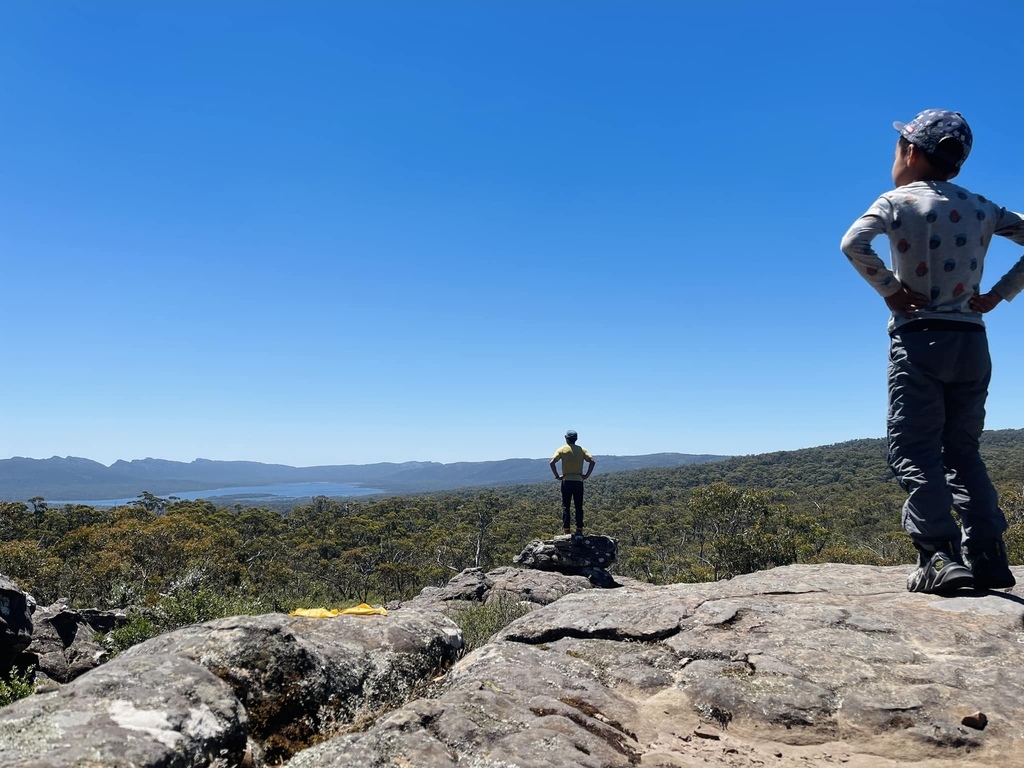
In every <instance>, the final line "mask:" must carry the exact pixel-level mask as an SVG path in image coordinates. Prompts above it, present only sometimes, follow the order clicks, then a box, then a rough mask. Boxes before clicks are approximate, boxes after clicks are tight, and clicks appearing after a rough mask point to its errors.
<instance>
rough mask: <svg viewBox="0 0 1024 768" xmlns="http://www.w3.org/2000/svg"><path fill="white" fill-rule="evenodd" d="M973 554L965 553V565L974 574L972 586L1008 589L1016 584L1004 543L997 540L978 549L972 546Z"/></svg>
mask: <svg viewBox="0 0 1024 768" xmlns="http://www.w3.org/2000/svg"><path fill="white" fill-rule="evenodd" d="M971 549H974V551H975V554H974V555H973V556H972V555H971V554H970V553H969V552H968V553H965V554H966V555H967V565H968V566H969V567H970V569H971V572H972V573H973V574H974V586H975V587H977V588H978V589H1009V588H1010V587H1013V586H1016V584H1017V580H1016V579H1015V578H1013V573H1012V572H1011V571H1010V561H1009V559H1008V558H1007V557H1006V545H1005V544H1004V543H1003V542H1002V541H997V542H995V543H993V544H989V545H988V546H984V547H981V548H980V549H978V548H974V547H972V548H971Z"/></svg>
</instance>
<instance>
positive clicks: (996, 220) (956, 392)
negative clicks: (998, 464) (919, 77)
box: [842, 109, 1024, 594]
mask: <svg viewBox="0 0 1024 768" xmlns="http://www.w3.org/2000/svg"><path fill="white" fill-rule="evenodd" d="M893 126H894V127H895V128H896V130H897V131H899V134H900V137H899V140H898V142H897V144H896V153H895V158H894V162H893V167H892V180H893V183H894V184H895V185H896V188H895V189H893V190H892V191H890V192H886V193H885V194H883V195H882V196H881V197H879V198H878V199H877V200H876V201H875V202H874V204H872V206H871V207H870V208H869V209H868V210H867V212H866V213H865V214H864V215H863V216H861V217H860V218H859V219H857V221H855V222H854V224H853V226H852V227H850V229H849V231H848V232H847V233H846V235H845V236H844V237H843V241H842V250H843V253H845V254H846V256H847V258H848V259H849V260H850V263H851V264H852V265H853V266H854V268H856V270H857V272H858V273H859V274H860V275H861V276H862V277H863V278H864V279H865V280H867V281H868V283H869V284H870V285H871V286H872V287H873V288H874V289H875V290H876V291H877V292H878V294H879V295H880V296H881V297H882V298H883V299H884V300H885V303H886V304H887V305H888V307H889V309H890V310H891V311H892V315H891V317H890V318H889V336H890V337H891V341H890V347H889V383H888V386H889V410H888V418H887V423H886V426H887V437H888V444H889V466H890V468H891V469H892V471H893V474H895V476H896V479H897V481H898V482H899V484H900V487H901V488H902V489H903V490H904V491H905V492H906V493H907V500H906V502H905V503H904V505H903V528H904V530H906V531H907V533H908V534H910V537H911V538H912V539H913V541H914V546H915V547H916V548H917V550H918V552H919V558H918V567H917V570H916V571H915V572H914V573H912V574H911V575H910V578H909V579H908V581H907V589H908V590H910V591H911V592H930V593H940V594H941V593H944V592H950V591H953V590H956V589H960V588H963V587H972V586H974V587H977V588H979V589H990V588H991V589H999V588H1007V587H1012V586H1014V584H1015V583H1016V581H1015V579H1014V577H1013V574H1012V573H1011V571H1010V567H1009V562H1008V560H1007V556H1006V547H1005V545H1004V543H1003V531H1005V530H1006V527H1007V524H1006V518H1005V517H1004V515H1003V513H1002V510H1000V509H999V505H998V497H997V494H996V491H995V488H994V487H993V486H992V482H991V480H990V479H989V476H988V471H987V469H986V468H985V464H984V462H983V461H982V459H981V455H980V453H979V449H978V446H979V439H980V437H981V433H982V430H983V428H984V424H985V400H986V398H987V396H988V385H989V379H990V376H991V373H992V364H991V360H990V358H989V351H988V338H987V336H986V333H985V323H984V321H983V319H982V315H983V314H985V313H986V312H990V311H991V310H992V309H994V308H995V307H996V306H997V305H998V304H999V303H1000V302H1001V301H1003V300H1004V299H1005V300H1007V301H1010V300H1011V299H1013V298H1014V297H1015V296H1016V295H1017V294H1018V293H1020V292H1021V290H1022V289H1024V257H1022V258H1021V259H1020V260H1019V261H1018V262H1017V263H1016V265H1014V267H1013V268H1012V269H1011V270H1010V271H1009V272H1008V273H1007V274H1006V275H1004V276H1003V277H1002V278H1001V279H1000V280H999V281H998V282H997V283H996V284H995V285H994V286H993V287H992V289H991V290H989V291H988V292H987V293H982V292H981V279H982V272H983V269H984V262H985V254H986V252H987V250H988V246H989V243H990V242H991V240H992V236H993V235H999V236H1001V237H1007V238H1009V239H1010V240H1012V241H1013V242H1015V243H1017V244H1019V245H1024V217H1022V216H1021V214H1019V213H1014V212H1012V211H1008V210H1006V209H1005V208H1001V207H999V206H998V205H996V204H995V203H993V202H992V201H990V200H987V199H986V198H984V197H982V196H981V195H978V194H975V193H974V192H971V191H969V190H967V189H964V188H963V187H961V186H958V185H956V184H953V183H952V181H951V179H953V178H955V177H956V175H957V174H958V173H959V172H960V168H961V166H962V165H963V163H964V161H965V160H966V159H967V155H968V154H969V153H970V151H971V145H972V142H973V137H972V133H971V129H970V127H969V126H968V124H967V121H966V120H964V118H963V116H962V115H960V114H959V113H958V112H948V111H946V110H941V109H929V110H926V111H924V112H922V113H921V114H919V115H918V116H917V117H915V118H914V119H913V120H912V121H911V122H909V123H906V124H903V123H893ZM879 235H886V236H887V237H888V238H889V247H890V256H891V261H892V266H891V269H890V268H889V267H887V266H886V265H885V263H884V262H883V261H882V259H880V258H879V256H878V254H877V253H875V251H874V250H873V249H872V246H871V243H872V241H873V240H874V239H875V237H877V236H879ZM951 508H955V509H956V511H957V512H958V513H959V515H960V520H961V523H962V525H963V529H962V530H961V529H960V527H958V526H957V524H956V520H955V519H954V518H953V515H952V513H951V511H950V510H951ZM961 544H962V550H961Z"/></svg>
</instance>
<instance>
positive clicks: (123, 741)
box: [0, 656, 247, 768]
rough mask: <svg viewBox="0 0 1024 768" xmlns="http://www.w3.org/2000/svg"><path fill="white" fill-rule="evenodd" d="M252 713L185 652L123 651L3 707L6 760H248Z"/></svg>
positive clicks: (37, 766)
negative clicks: (64, 681)
mask: <svg viewBox="0 0 1024 768" xmlns="http://www.w3.org/2000/svg"><path fill="white" fill-rule="evenodd" d="M246 730H247V725H246V713H245V709H244V708H243V707H242V706H241V704H240V703H239V701H238V699H237V697H236V696H235V695H234V693H233V692H232V690H231V688H230V687H229V686H228V685H227V684H226V683H224V682H223V681H222V680H219V679H218V678H217V676H216V675H214V674H213V673H212V672H210V671H209V670H208V669H206V668H205V667H203V666H201V665H199V664H196V663H195V662H192V661H189V660H188V659H185V658H182V657H180V656H165V657H161V656H139V657H136V658H123V657H119V658H116V659H114V660H112V661H110V662H109V663H107V664H104V665H103V666H101V667H99V668H97V669H94V670H92V671H91V672H89V673H88V674H85V675H82V676H81V677H79V678H77V679H75V680H73V681H72V682H71V683H69V684H68V685H65V686H61V687H60V688H59V689H57V690H56V691H54V692H51V693H44V694H37V695H35V696H30V697H28V698H25V699H20V700H19V701H16V702H14V703H13V704H11V705H9V706H7V707H4V708H3V709H0V765H4V766H31V767H32V768H71V767H72V766H75V767H76V768H78V767H81V766H104V768H129V766H132V767H137V768H142V767H143V766H147V767H148V766H152V767H153V768H155V767H156V766H161V767H163V768H186V766H218V768H228V766H238V765H241V764H242V762H243V760H244V759H245V754H246Z"/></svg>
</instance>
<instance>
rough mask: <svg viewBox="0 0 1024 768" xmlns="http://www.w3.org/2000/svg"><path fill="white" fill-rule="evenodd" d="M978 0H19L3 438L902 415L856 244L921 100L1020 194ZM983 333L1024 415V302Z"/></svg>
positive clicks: (1004, 419)
mask: <svg viewBox="0 0 1024 768" xmlns="http://www.w3.org/2000/svg"><path fill="white" fill-rule="evenodd" d="M966 9H967V7H966V6H964V5H963V4H962V3H953V2H944V1H942V0H940V1H939V2H928V3H925V2H914V1H913V0H911V2H906V3H903V4H901V5H900V6H899V7H898V8H897V7H896V6H884V7H883V6H879V7H877V8H874V7H872V8H867V7H864V8H859V9H858V8H854V7H853V6H851V5H850V4H843V3H823V2H804V3H797V2H773V3H769V2H732V3H724V2H723V3H700V4H698V3H689V2H642V1H638V2H626V1H625V0H621V1H619V2H587V3H584V2H558V1H554V2H539V0H538V1H535V2H528V1H527V2H514V3H513V2H480V1H477V0H474V1H473V2H436V3H423V2H388V3H354V2H353V3H345V2H319V3H318V2H300V3H282V2H274V3H261V2H244V3H243V2H230V3H229V2H174V3H171V2H163V3H160V2H151V3H138V2H134V1H133V2H115V1H111V2H89V3H67V2H65V3H61V2H54V3H7V4H3V5H2V6H0V93H2V94H3V109H2V118H0V267H2V277H0V280H2V286H3V296H4V310H5V311H4V313H3V321H2V323H0V351H2V358H0V359H2V360H3V362H4V368H5V374H4V376H3V377H2V382H0V403H2V406H0V458H6V457H10V456H29V457H36V458H45V457H49V456H52V455H58V456H66V455H73V456H82V457H87V458H92V459H95V460H97V461H101V462H103V463H106V464H109V463H111V462H113V461H115V460H116V459H119V458H122V459H133V458H143V457H146V456H153V457H158V458H165V459H174V460H181V461H190V460H192V459H194V458H197V457H203V458H210V459H244V460H253V461H264V462H278V463H284V464H294V465H303V466H304V465H314V464H345V463H370V462H376V461H407V460H423V461H426V460H432V461H442V462H451V461H478V460H489V459H501V458H509V457H542V456H549V455H551V453H552V452H553V451H554V449H555V448H556V447H557V446H558V445H559V444H560V443H561V436H562V433H563V432H564V430H565V429H566V428H569V427H572V428H575V429H576V430H578V431H579V433H580V443H581V444H583V445H585V446H586V447H587V448H588V449H590V450H591V451H592V452H594V453H597V454H619V455H625V454H641V453H653V452H660V451H679V452H684V453H719V454H748V453H762V452H766V451H774V450H788V449H794V448H801V447H807V446H814V445H823V444H828V443H833V442H839V441H843V440H847V439H852V438H859V437H879V436H881V435H882V434H884V410H885V364H886V353H887V336H886V334H885V323H886V319H887V310H886V308H885V306H884V303H883V302H882V300H881V299H880V298H878V296H877V295H876V294H875V293H874V291H873V290H872V289H871V288H870V287H869V286H868V285H867V283H866V282H864V281H863V280H862V279H861V278H860V277H858V275H857V274H856V273H855V272H854V270H853V269H852V268H851V267H850V265H849V264H848V263H847V261H846V259H845V258H844V257H843V255H842V254H841V252H840V251H839V240H840V238H841V236H842V235H843V233H844V232H845V231H846V229H847V227H848V226H849V225H850V223H852V222H853V220H854V219H855V218H857V216H859V215H860V213H862V212H863V211H864V210H865V209H866V208H867V207H868V205H869V204H870V203H871V202H872V201H873V200H874V198H875V197H876V196H877V195H878V194H880V193H881V192H883V191H885V190H887V189H889V188H890V187H891V179H890V177H889V170H890V167H891V162H892V151H893V147H894V145H895V140H896V137H897V136H896V133H895V131H893V129H892V127H891V123H892V121H893V120H904V121H906V120H909V119H910V118H911V117H913V115H914V114H916V113H917V112H918V111H920V110H922V109H925V108H928V107H940V108H947V109H956V110H959V111H961V112H962V113H963V114H964V115H965V116H966V117H967V119H968V120H969V121H970V123H971V125H972V128H973V130H974V136H975V144H974V150H973V152H972V155H971V158H970V159H969V160H968V162H967V164H966V166H965V168H964V171H963V173H962V174H961V176H960V182H961V183H962V184H964V185H965V186H967V187H969V188H971V189H974V190H976V191H978V192H982V193H983V194H985V195H986V196H988V197H990V198H992V199H994V200H996V201H997V202H999V203H1000V204H1002V205H1006V206H1007V207H1009V208H1012V209H1014V210H1022V209H1024V190H1022V188H1021V186H1020V184H1019V179H1020V178H1021V175H1022V172H1024V155H1022V154H1021V152H1020V151H1019V146H1020V126H1021V118H1022V117H1024V108H1022V107H1021V105H1020V100H1019V99H1017V98H1015V96H1014V93H1015V91H1014V89H1013V85H1012V83H1013V82H1014V80H1013V78H1014V76H1015V73H1016V72H1017V71H1018V70H1019V56H1018V55H1017V54H1018V51H1017V46H1015V45H1014V44H1013V42H1012V40H1011V39H1010V38H1007V37H1006V36H1005V35H1004V34H1001V30H1002V28H1003V26H1004V25H1005V24H1006V23H1007V20H1008V19H1011V18H1013V19H1016V18H1019V17H1020V7H1019V5H1018V4H1017V3H1015V2H987V3H984V4H982V5H980V6H978V8H977V9H976V10H973V11H972V10H966ZM982 12H983V13H982ZM879 245H882V244H881V243H879ZM1019 256H1020V249H1019V248H1018V247H1016V246H1013V244H1011V243H1009V242H997V243H995V244H994V246H993V248H992V249H991V250H990V252H989V258H988V261H987V269H986V273H985V281H984V283H985V285H983V287H990V286H991V284H992V283H993V282H995V280H996V279H998V278H999V277H1000V276H1001V275H1002V274H1003V273H1004V272H1005V271H1006V270H1007V269H1009V267H1010V266H1011V265H1012V264H1013V263H1014V262H1015V261H1016V260H1017V258H1018V257H1019ZM988 322H989V328H990V340H991V345H992V354H993V358H994V361H995V371H994V380H993V384H992V388H991V394H990V399H989V408H988V427H989V428H1020V427H1024V399H1022V398H1020V396H1019V393H1020V382H1021V379H1022V376H1024V362H1022V355H1021V354H1020V338H1021V335H1020V330H1021V328H1022V327H1024V302H1021V301H1018V302H1014V303H1012V304H1008V303H1004V304H1003V305H1001V306H1000V307H998V308H997V309H996V310H995V311H994V312H993V313H992V314H991V315H989V316H988Z"/></svg>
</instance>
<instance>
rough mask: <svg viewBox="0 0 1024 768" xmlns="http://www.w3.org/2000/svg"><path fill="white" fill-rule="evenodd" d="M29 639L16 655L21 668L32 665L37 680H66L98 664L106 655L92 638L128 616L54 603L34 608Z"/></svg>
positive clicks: (60, 681) (124, 620)
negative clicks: (26, 645)
mask: <svg viewBox="0 0 1024 768" xmlns="http://www.w3.org/2000/svg"><path fill="white" fill-rule="evenodd" d="M33 618H34V628H33V630H32V642H31V644H30V645H29V646H28V648H26V649H25V652H24V653H23V654H22V655H21V656H20V657H19V660H18V663H19V666H22V667H26V668H27V667H34V668H35V670H36V677H37V680H39V679H41V678H44V677H45V678H48V679H50V680H53V681H54V682H57V683H67V682H70V681H71V680H74V679H75V678H76V677H78V676H79V675H82V674H84V673H85V672H88V671H89V670H90V669H94V668H96V667H98V666H99V665H100V664H102V663H103V662H105V661H106V660H107V658H108V652H107V649H106V648H105V647H104V646H103V645H102V644H100V643H99V642H98V641H97V640H96V639H95V638H96V635H97V634H100V635H105V634H107V633H108V632H110V631H111V630H113V629H116V628H117V627H120V626H124V624H125V623H127V621H128V617H127V616H126V615H125V614H124V613H119V612H114V611H97V610H93V609H87V610H81V611H79V610H74V609H71V608H68V607H67V606H66V605H64V604H63V603H55V604H54V605H51V606H49V607H47V608H40V609H38V610H37V611H36V614H35V616H34V617H33Z"/></svg>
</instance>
